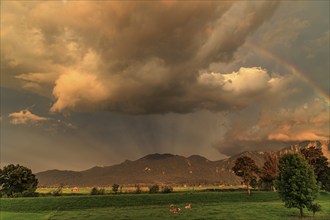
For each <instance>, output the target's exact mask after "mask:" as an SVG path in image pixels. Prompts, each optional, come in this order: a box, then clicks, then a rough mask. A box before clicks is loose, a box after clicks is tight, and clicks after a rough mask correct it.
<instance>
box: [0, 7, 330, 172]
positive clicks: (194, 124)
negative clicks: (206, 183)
mask: <svg viewBox="0 0 330 220" xmlns="http://www.w3.org/2000/svg"><path fill="white" fill-rule="evenodd" d="M328 9H329V2H327V1H313V2H312V1H299V2H293V1H228V2H227V1H189V2H186V1H100V2H94V1H2V2H1V114H0V115H1V117H0V119H1V120H0V124H1V134H2V136H3V137H6V138H1V148H2V149H1V155H2V158H1V161H2V163H12V162H15V163H19V162H20V161H23V162H25V163H27V166H28V165H29V163H31V167H33V168H35V169H37V170H40V169H42V168H43V169H46V168H62V169H71V167H72V169H86V168H89V167H91V166H94V165H109V164H113V163H119V162H121V161H123V160H125V159H136V158H138V157H140V156H144V155H145V154H148V153H174V154H181V155H185V156H189V155H192V154H201V155H204V156H207V157H209V158H210V159H212V160H217V159H222V158H224V157H226V156H228V155H233V154H235V153H239V152H242V151H244V150H265V149H279V148H280V147H283V146H286V145H287V144H291V143H293V142H297V141H303V140H321V139H322V140H324V139H328V138H329V84H330V83H329V58H330V57H329V33H330V32H329V31H330V30H329V20H330V18H329V10H328ZM27 139H31V140H33V142H34V143H31V144H27V143H26V141H24V140H27ZM28 151H31V152H33V154H34V155H35V156H31V157H33V158H31V160H29V159H26V158H23V157H24V155H25V154H27V153H28ZM50 151H51V152H53V154H52V155H49V154H47V152H50ZM19 152H21V153H19ZM77 152H79V153H77ZM70 155H71V156H72V155H74V157H71V158H70V159H69V157H70ZM38 158H39V159H38ZM58 158H63V161H58ZM64 161H65V162H64ZM82 161H84V162H82ZM59 163H60V164H59Z"/></svg>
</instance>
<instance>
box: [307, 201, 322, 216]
mask: <svg viewBox="0 0 330 220" xmlns="http://www.w3.org/2000/svg"><path fill="white" fill-rule="evenodd" d="M308 210H309V211H312V212H313V217H314V216H315V212H318V211H321V205H320V204H317V203H314V204H312V205H311V206H310V207H308Z"/></svg>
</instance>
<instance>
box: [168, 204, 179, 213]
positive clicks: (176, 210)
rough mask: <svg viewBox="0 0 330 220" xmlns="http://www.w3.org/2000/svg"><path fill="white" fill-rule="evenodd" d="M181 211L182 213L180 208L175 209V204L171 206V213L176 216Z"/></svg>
mask: <svg viewBox="0 0 330 220" xmlns="http://www.w3.org/2000/svg"><path fill="white" fill-rule="evenodd" d="M180 211H181V209H180V208H177V207H175V206H174V205H173V204H171V205H170V212H172V213H175V214H176V213H178V212H180Z"/></svg>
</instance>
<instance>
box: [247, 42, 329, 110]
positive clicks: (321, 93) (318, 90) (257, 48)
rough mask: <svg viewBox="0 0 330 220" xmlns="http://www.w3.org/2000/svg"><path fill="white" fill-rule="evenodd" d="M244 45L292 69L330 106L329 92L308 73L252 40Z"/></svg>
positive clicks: (289, 69) (292, 71)
mask: <svg viewBox="0 0 330 220" xmlns="http://www.w3.org/2000/svg"><path fill="white" fill-rule="evenodd" d="M244 46H246V47H249V48H251V49H253V50H254V51H256V52H257V53H259V54H260V55H262V56H265V57H267V58H270V59H272V60H274V61H276V62H277V63H279V64H280V65H282V66H283V67H284V68H286V69H287V70H288V71H290V72H291V73H292V74H294V75H295V76H297V77H299V78H301V79H303V80H304V81H305V82H306V83H307V84H309V85H311V86H312V87H313V89H314V91H315V92H316V94H318V96H319V97H320V98H321V99H323V100H324V101H325V102H326V104H327V106H330V97H329V94H327V93H326V92H325V91H324V90H323V89H321V88H320V86H319V85H318V84H316V82H315V81H314V80H312V79H310V78H309V77H308V75H307V74H306V73H304V72H302V71H301V70H300V69H299V68H298V67H296V66H295V65H293V64H290V63H288V62H287V61H286V60H284V59H282V58H281V57H279V56H277V55H276V54H274V53H271V52H270V51H268V50H266V49H264V48H262V47H260V46H258V45H255V44H253V43H251V42H246V43H245V44H244Z"/></svg>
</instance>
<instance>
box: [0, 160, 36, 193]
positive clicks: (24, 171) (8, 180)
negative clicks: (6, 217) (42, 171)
mask: <svg viewBox="0 0 330 220" xmlns="http://www.w3.org/2000/svg"><path fill="white" fill-rule="evenodd" d="M37 186H38V179H37V178H36V176H35V175H34V174H33V173H32V171H31V170H30V169H28V168H26V167H24V166H21V165H19V164H17V165H14V164H10V165H8V166H5V167H4V168H3V169H0V192H1V195H6V196H8V197H13V196H18V195H22V196H29V195H34V193H35V191H36V189H37Z"/></svg>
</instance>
